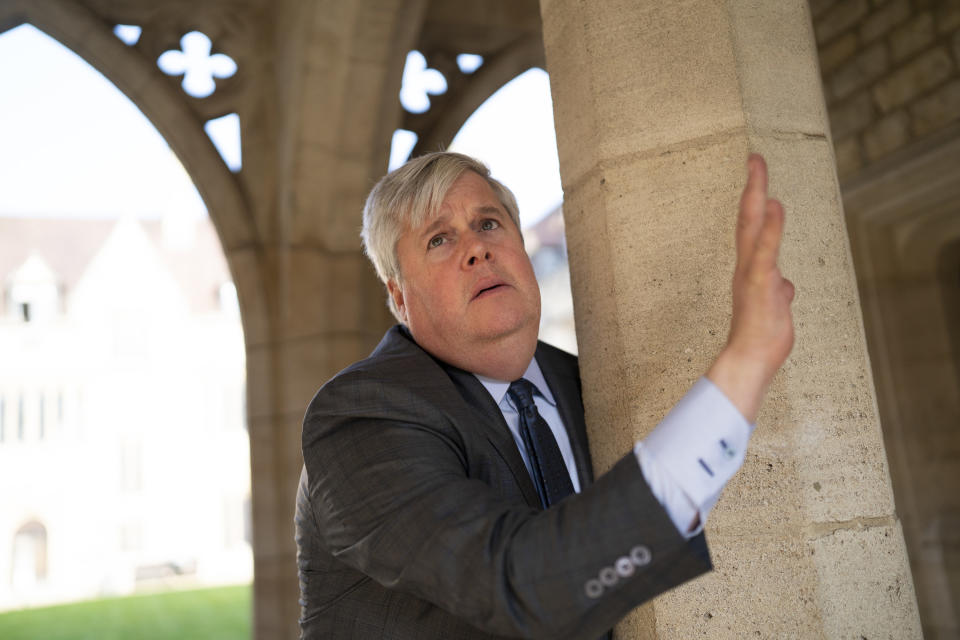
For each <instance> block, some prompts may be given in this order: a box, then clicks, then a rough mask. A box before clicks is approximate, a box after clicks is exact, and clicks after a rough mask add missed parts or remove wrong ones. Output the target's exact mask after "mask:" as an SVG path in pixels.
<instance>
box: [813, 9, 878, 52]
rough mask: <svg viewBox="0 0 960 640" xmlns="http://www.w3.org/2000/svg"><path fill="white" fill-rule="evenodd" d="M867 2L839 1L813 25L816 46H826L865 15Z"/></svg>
mask: <svg viewBox="0 0 960 640" xmlns="http://www.w3.org/2000/svg"><path fill="white" fill-rule="evenodd" d="M868 10H869V7H868V6H867V0H840V1H839V2H837V3H836V5H835V6H834V7H833V8H831V9H830V10H829V11H827V12H825V13H824V14H823V15H822V16H821V17H819V18H818V19H817V20H816V22H815V23H814V32H815V33H816V37H817V44H826V43H828V42H830V40H832V39H833V38H834V37H835V36H837V35H839V34H840V33H842V32H844V31H846V30H847V29H849V28H851V27H853V26H854V25H856V24H857V23H858V22H859V21H860V19H861V18H863V17H864V16H865V15H867V11H868Z"/></svg>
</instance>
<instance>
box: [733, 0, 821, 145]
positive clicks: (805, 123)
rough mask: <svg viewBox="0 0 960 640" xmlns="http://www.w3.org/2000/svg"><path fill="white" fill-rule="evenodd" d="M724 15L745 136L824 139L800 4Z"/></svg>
mask: <svg viewBox="0 0 960 640" xmlns="http://www.w3.org/2000/svg"><path fill="white" fill-rule="evenodd" d="M729 11H730V21H731V26H732V32H733V40H734V54H735V56H736V64H737V76H738V77H739V79H740V86H741V91H742V94H743V98H742V100H743V110H744V112H745V113H746V116H747V123H748V126H749V128H750V130H751V131H766V130H775V131H781V132H789V133H802V134H803V135H826V133H827V130H826V125H827V122H826V114H825V113H824V101H823V80H822V78H821V76H820V73H819V71H818V69H817V49H816V46H815V44H814V41H813V34H812V33H811V32H810V27H809V22H808V17H807V13H806V7H805V6H804V3H803V2H802V1H793V2H778V3H770V2H762V1H759V0H753V1H752V2H734V3H731V4H730V9H729Z"/></svg>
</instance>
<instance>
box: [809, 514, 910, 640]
mask: <svg viewBox="0 0 960 640" xmlns="http://www.w3.org/2000/svg"><path fill="white" fill-rule="evenodd" d="M837 524H838V525H840V524H841V523H837ZM824 526H826V523H825V525H824ZM826 529H827V532H825V533H821V534H820V535H816V533H814V537H813V539H812V540H810V542H809V549H810V551H811V555H812V560H813V561H814V563H816V567H817V575H818V577H819V581H818V585H817V601H818V603H817V604H818V608H819V612H820V617H821V619H822V621H823V622H822V624H823V630H822V635H823V637H826V638H898V639H902V640H913V639H916V640H919V639H920V638H922V637H923V634H922V632H921V629H920V617H919V614H918V612H917V599H916V595H915V593H914V589H913V579H912V577H911V574H910V566H909V564H908V563H907V556H906V553H905V552H904V542H903V533H902V531H901V529H900V524H899V523H898V522H896V521H890V522H889V523H885V522H883V521H881V522H879V523H878V524H876V525H871V524H870V523H864V524H859V525H858V524H853V525H851V524H844V525H843V526H842V527H840V526H838V527H837V528H836V529H834V530H833V531H830V527H829V526H826ZM821 531H822V529H821ZM811 533H813V532H811Z"/></svg>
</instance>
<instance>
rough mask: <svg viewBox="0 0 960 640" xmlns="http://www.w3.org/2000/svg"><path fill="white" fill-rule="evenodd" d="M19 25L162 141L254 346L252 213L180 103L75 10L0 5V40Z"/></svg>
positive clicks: (260, 318) (259, 285)
mask: <svg viewBox="0 0 960 640" xmlns="http://www.w3.org/2000/svg"><path fill="white" fill-rule="evenodd" d="M21 24H30V25H33V26H34V27H36V28H37V29H40V30H41V31H43V32H44V33H46V34H47V35H49V36H50V37H52V38H54V39H56V40H57V41H59V42H60V43H61V44H63V45H65V46H66V47H68V48H69V49H70V50H71V51H73V52H74V53H76V54H77V55H78V56H80V57H81V58H83V59H84V60H85V61H86V62H87V63H89V64H90V65H91V66H93V67H94V68H95V69H97V71H99V72H100V73H102V74H103V75H104V76H106V77H107V79H109V80H110V81H111V82H112V83H113V84H114V85H115V86H116V87H117V88H118V89H119V90H120V91H122V92H123V93H124V94H125V95H126V96H127V97H128V98H129V99H130V100H131V101H132V102H133V103H134V104H135V105H137V107H138V108H139V109H140V110H141V111H142V112H143V114H144V115H145V116H146V117H147V119H148V120H150V122H151V123H152V124H153V126H154V127H156V129H157V130H158V131H159V132H160V134H161V135H162V136H163V137H164V139H165V140H166V141H167V144H169V145H170V148H171V149H173V151H174V153H176V155H177V157H178V158H179V159H180V162H181V163H182V164H183V166H184V168H185V169H186V171H187V173H188V174H189V175H190V178H191V180H192V181H193V183H194V185H196V187H197V190H198V191H199V193H200V196H201V197H202V198H203V201H204V203H205V204H206V207H207V211H208V212H209V214H210V218H211V220H212V221H213V224H214V227H215V228H216V230H217V235H218V236H219V237H220V243H221V246H222V247H223V251H224V254H225V255H226V258H227V263H228V264H229V266H230V271H231V274H232V276H233V279H234V282H235V283H236V286H237V291H238V296H239V298H240V306H241V310H242V311H243V313H242V320H243V325H244V334H245V335H246V336H247V340H248V341H249V340H251V339H254V340H256V339H261V338H262V337H263V336H264V335H265V334H266V331H267V329H266V326H265V323H266V320H265V318H266V316H267V314H266V312H265V310H264V309H263V306H264V304H265V300H266V295H265V286H264V283H263V281H262V270H261V269H259V268H258V265H259V264H260V263H261V262H262V255H261V251H260V250H259V245H260V238H259V235H258V233H257V229H256V227H255V223H254V218H253V214H252V211H251V210H250V207H249V206H248V203H247V201H246V200H245V198H244V197H243V192H242V190H241V188H240V184H239V182H238V178H237V176H235V175H234V174H233V173H231V172H230V170H229V169H228V168H227V166H226V164H224V162H223V160H222V159H221V158H220V155H219V153H218V152H217V150H216V148H215V147H214V145H213V143H212V142H211V141H210V139H209V138H208V137H207V135H206V133H205V132H204V130H203V124H202V123H201V122H199V121H198V119H197V118H196V116H195V115H194V114H193V113H192V111H191V110H190V108H189V105H188V104H187V102H186V101H185V100H184V98H183V97H182V96H181V95H180V94H179V93H178V92H177V90H176V89H175V88H174V86H173V85H172V84H171V83H168V82H163V81H162V80H165V78H163V77H162V75H161V74H160V71H159V70H158V69H157V68H156V67H155V65H153V64H152V63H151V61H149V60H147V59H145V58H144V57H142V56H141V55H139V54H138V53H137V52H136V51H135V50H133V49H131V48H130V47H128V46H127V45H126V44H124V43H123V42H122V41H121V40H120V39H119V38H117V37H116V36H114V34H113V31H112V25H110V24H108V23H105V22H104V20H102V19H101V18H100V17H98V16H97V15H95V14H94V13H92V12H91V11H90V10H89V9H87V8H85V7H84V6H82V5H80V4H79V3H75V2H64V1H63V0H45V1H44V2H34V1H32V0H5V1H4V2H0V34H3V33H4V32H6V31H8V30H10V29H12V28H14V27H17V26H20V25H21ZM157 80H161V81H157ZM251 262H253V263H254V264H253V265H251Z"/></svg>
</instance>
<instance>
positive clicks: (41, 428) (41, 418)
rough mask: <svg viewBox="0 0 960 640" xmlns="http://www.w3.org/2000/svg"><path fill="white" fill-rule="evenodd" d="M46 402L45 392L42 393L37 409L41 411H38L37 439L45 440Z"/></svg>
mask: <svg viewBox="0 0 960 640" xmlns="http://www.w3.org/2000/svg"><path fill="white" fill-rule="evenodd" d="M45 402H46V398H45V397H44V394H43V393H41V394H40V401H39V402H38V403H37V409H38V411H39V413H37V439H38V440H43V437H44V435H46V411H44V404H45Z"/></svg>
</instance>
